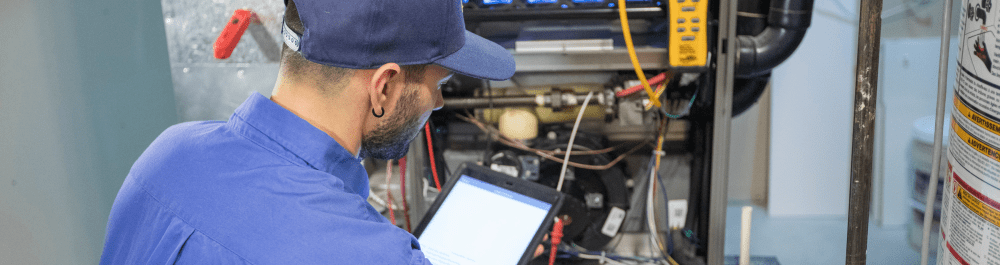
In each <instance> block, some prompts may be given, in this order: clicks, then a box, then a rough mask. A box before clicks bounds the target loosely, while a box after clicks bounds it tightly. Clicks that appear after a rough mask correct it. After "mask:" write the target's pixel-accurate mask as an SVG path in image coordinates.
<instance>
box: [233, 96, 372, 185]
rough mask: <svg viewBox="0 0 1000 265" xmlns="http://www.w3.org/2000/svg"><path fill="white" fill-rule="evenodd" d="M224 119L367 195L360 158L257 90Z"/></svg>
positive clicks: (252, 137)
mask: <svg viewBox="0 0 1000 265" xmlns="http://www.w3.org/2000/svg"><path fill="white" fill-rule="evenodd" d="M228 123H229V124H230V125H231V126H232V127H233V128H236V129H238V130H239V131H243V132H246V133H244V135H246V136H248V137H250V138H251V140H258V142H273V143H275V144H277V145H279V146H280V147H281V148H282V149H283V151H285V152H287V153H288V154H291V155H293V156H295V157H297V158H299V159H301V160H302V161H303V162H305V163H306V164H307V165H309V166H310V167H312V168H314V169H317V170H320V171H324V172H327V173H329V174H331V175H334V176H336V177H338V178H340V179H341V180H342V181H344V185H345V187H348V188H352V189H354V190H355V192H356V193H358V194H360V195H362V196H363V197H367V195H368V174H367V171H365V170H364V167H363V166H362V165H361V160H362V159H361V158H359V157H357V156H355V155H353V154H351V153H350V152H348V151H347V149H344V147H343V146H341V145H340V143H337V141H336V140H334V139H333V138H332V137H330V135H328V134H326V132H323V131H322V130H320V129H319V128H316V127H315V126H313V125H312V124H310V123H309V122H307V121H305V120H303V119H302V118H300V117H299V116H297V115H295V114H294V113H292V112H291V111H288V110H287V109H285V108H284V107H282V106H281V105H278V104H277V103H274V102H273V101H271V100H270V99H268V98H266V97H264V96H263V95H261V94H260V93H257V92H254V93H253V94H251V95H250V97H249V98H247V100H246V101H244V102H243V104H242V105H240V106H239V108H236V111H235V112H234V113H233V116H232V118H230V119H229V122H228ZM254 138H258V139H254ZM265 148H266V146H265ZM274 151H279V150H274ZM359 172H363V173H359Z"/></svg>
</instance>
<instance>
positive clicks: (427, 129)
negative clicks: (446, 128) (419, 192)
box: [424, 122, 441, 192]
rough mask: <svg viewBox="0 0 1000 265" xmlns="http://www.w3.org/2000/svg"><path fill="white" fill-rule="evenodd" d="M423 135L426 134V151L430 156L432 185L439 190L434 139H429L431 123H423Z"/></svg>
mask: <svg viewBox="0 0 1000 265" xmlns="http://www.w3.org/2000/svg"><path fill="white" fill-rule="evenodd" d="M424 135H427V153H428V154H429V156H430V157H431V174H433V175H434V186H435V187H437V190H438V192H441V182H439V181H438V171H437V163H434V141H432V140H431V123H430V122H428V123H425V124H424Z"/></svg>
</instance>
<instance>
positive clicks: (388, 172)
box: [385, 160, 396, 225]
mask: <svg viewBox="0 0 1000 265" xmlns="http://www.w3.org/2000/svg"><path fill="white" fill-rule="evenodd" d="M390 180H392V160H389V161H386V162H385V197H387V200H386V201H385V205H386V207H388V208H389V221H390V222H392V225H396V213H395V211H393V210H392V189H390V186H389V183H390V182H389V181H390Z"/></svg>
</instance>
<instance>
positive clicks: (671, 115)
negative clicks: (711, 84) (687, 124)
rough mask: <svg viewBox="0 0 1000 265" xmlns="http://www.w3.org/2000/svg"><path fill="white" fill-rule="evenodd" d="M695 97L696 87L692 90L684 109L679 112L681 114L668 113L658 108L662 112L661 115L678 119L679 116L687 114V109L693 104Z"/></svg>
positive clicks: (696, 94) (696, 93) (696, 96)
mask: <svg viewBox="0 0 1000 265" xmlns="http://www.w3.org/2000/svg"><path fill="white" fill-rule="evenodd" d="M695 98H698V90H697V89H696V90H695V91H694V95H693V96H691V100H689V101H688V106H687V108H685V109H684V111H682V112H681V114H670V113H667V111H666V110H663V109H662V108H661V109H660V112H663V116H667V117H668V118H671V119H680V118H683V117H684V116H687V115H688V112H689V111H691V106H694V99H695Z"/></svg>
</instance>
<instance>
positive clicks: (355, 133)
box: [101, 0, 514, 264]
mask: <svg viewBox="0 0 1000 265" xmlns="http://www.w3.org/2000/svg"><path fill="white" fill-rule="evenodd" d="M285 4H286V12H285V22H286V26H284V27H283V36H284V39H285V43H286V46H285V48H284V49H283V51H282V53H283V54H282V62H281V69H280V73H279V77H278V80H277V82H276V83H275V88H274V91H273V93H272V94H273V95H272V96H271V98H270V100H269V99H267V98H265V97H263V96H261V95H260V94H253V95H251V96H250V98H249V99H247V100H246V102H244V103H243V104H242V105H241V106H240V107H239V108H237V109H236V111H235V113H234V114H233V115H232V117H231V118H230V119H229V121H226V122H221V121H208V122H191V123H183V124H178V125H175V126H173V127H171V128H169V129H167V130H166V131H164V132H163V134H162V135H160V136H159V137H158V138H157V139H156V140H155V141H154V142H153V143H152V144H151V145H150V146H149V148H148V149H146V151H145V152H144V153H143V154H142V156H141V157H139V159H138V161H136V162H135V165H134V166H133V167H132V170H131V171H130V172H129V175H128V177H127V178H126V179H125V183H124V184H123V185H122V188H121V190H120V191H119V193H118V197H117V198H116V199H115V204H114V206H113V208H112V211H111V216H110V219H109V221H108V227H107V231H108V232H107V233H108V234H107V237H106V244H105V247H104V254H103V256H102V257H101V264H154V263H155V264H175V263H180V264H190V263H198V264H428V263H429V262H428V261H427V260H426V259H425V258H424V256H423V254H422V253H421V252H420V248H419V244H418V242H417V240H416V239H415V238H414V237H413V235H411V234H409V233H407V232H406V231H404V230H402V229H399V228H397V227H395V226H394V225H393V224H390V223H389V222H388V221H386V220H385V218H383V217H382V216H381V215H380V214H379V213H378V212H377V211H375V210H374V209H373V208H372V207H371V206H370V205H368V203H367V202H366V201H365V199H366V198H367V197H368V176H367V174H366V171H365V170H364V168H363V167H362V166H361V163H360V162H361V158H363V157H372V158H377V159H396V158H399V157H401V156H402V155H403V154H404V153H405V152H406V149H407V146H408V143H409V141H410V140H412V139H413V138H414V137H415V135H416V133H417V131H418V128H419V127H421V126H422V125H423V124H424V122H426V120H427V118H428V116H429V115H430V112H431V111H432V110H434V109H437V108H440V107H441V106H442V104H443V103H442V102H443V100H442V98H441V92H440V91H439V90H438V86H439V85H440V84H441V83H442V82H445V81H447V80H448V78H449V77H450V76H451V74H452V72H456V73H461V74H464V75H468V76H473V77H478V78H488V79H493V80H503V79H507V78H509V77H510V76H511V75H513V72H514V63H513V58H512V57H511V55H510V54H509V53H507V52H506V50H504V49H503V48H502V47H500V46H499V45H496V44H495V43H492V42H489V41H487V40H485V39H483V38H481V37H479V36H476V35H474V34H472V33H469V32H467V31H465V26H464V22H463V19H462V10H461V2H460V0H433V1H430V0H382V1H371V0H368V1H362V0H296V1H294V2H293V1H286V3H285Z"/></svg>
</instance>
